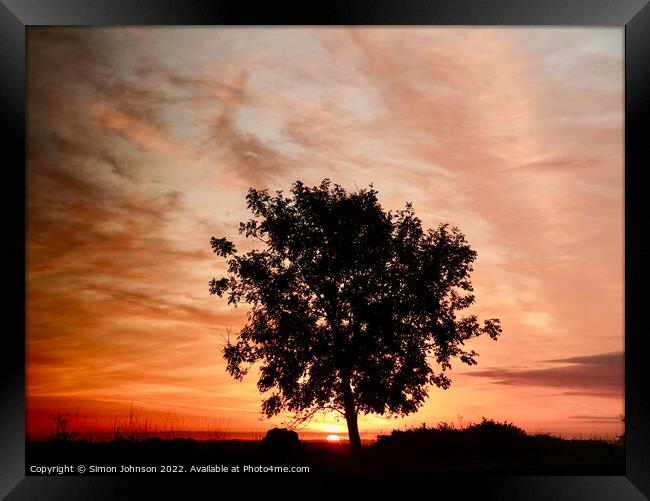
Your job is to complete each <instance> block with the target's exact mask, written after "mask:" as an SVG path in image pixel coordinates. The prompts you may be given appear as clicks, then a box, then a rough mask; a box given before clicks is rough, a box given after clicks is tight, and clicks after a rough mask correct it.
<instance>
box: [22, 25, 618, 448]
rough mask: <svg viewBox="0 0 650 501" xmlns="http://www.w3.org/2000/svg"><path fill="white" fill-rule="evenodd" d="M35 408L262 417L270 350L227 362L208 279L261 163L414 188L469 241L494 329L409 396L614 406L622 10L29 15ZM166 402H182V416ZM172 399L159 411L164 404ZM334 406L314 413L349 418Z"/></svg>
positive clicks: (438, 218)
mask: <svg viewBox="0 0 650 501" xmlns="http://www.w3.org/2000/svg"><path fill="white" fill-rule="evenodd" d="M27 40H28V41H27V54H28V60H27V64H28V67H27V94H28V103H27V122H28V123H27V140H28V144H27V263H28V265H27V277H26V285H27V312H26V313H27V319H26V344H27V366H26V371H27V374H26V378H27V387H26V394H27V432H28V434H38V433H43V432H45V431H46V430H49V429H51V426H52V415H54V414H56V413H64V414H68V413H74V414H75V419H76V420H77V422H76V425H77V426H79V427H85V429H89V430H93V429H96V430H102V429H111V427H112V426H114V423H115V422H116V420H119V419H122V418H123V417H124V416H125V415H126V414H127V413H128V412H129V409H131V410H133V409H137V412H138V413H141V415H144V416H148V418H149V419H150V420H151V422H153V423H161V422H162V421H161V420H169V419H173V420H174V422H175V423H178V422H182V423H183V426H184V427H185V428H187V429H194V430H196V429H205V428H206V427H207V428H210V429H219V430H224V431H231V432H240V431H241V432H245V431H246V432H248V431H254V432H261V431H263V430H266V429H268V428H271V427H273V426H276V425H279V424H281V423H282V422H284V421H285V420H286V419H287V416H279V417H277V418H274V419H272V420H263V419H262V415H261V412H260V404H261V401H262V398H263V396H262V395H260V394H259V392H258V391H257V389H256V387H255V383H256V381H257V379H256V377H255V372H251V373H250V374H249V376H248V377H247V378H245V380H244V381H243V382H236V381H234V380H233V379H232V378H231V377H230V376H229V375H228V374H227V373H226V371H225V361H224V359H223V357H222V355H221V349H222V347H223V345H224V339H225V336H227V335H228V333H229V332H230V333H231V335H234V334H235V333H236V332H237V331H238V330H239V329H240V328H241V327H242V326H243V325H244V323H245V320H246V311H247V309H246V307H245V306H240V307H239V308H237V309H235V308H233V307H232V306H228V305H227V304H226V300H225V299H220V298H217V297H216V296H210V294H209V291H208V281H209V280H210V279H211V278H212V277H213V276H217V277H218V276H221V274H222V273H223V272H224V264H225V263H224V261H223V259H220V258H218V257H217V256H216V255H214V254H213V253H212V251H211V249H210V245H209V239H210V237H211V236H217V237H222V236H225V237H227V238H229V239H232V240H234V241H235V243H236V244H237V247H238V248H240V249H243V250H246V249H249V248H251V246H252V244H250V243H247V242H244V241H243V239H242V237H241V236H240V235H239V234H238V232H237V229H238V225H239V222H240V221H245V220H247V219H249V217H250V214H249V213H248V212H247V209H246V204H245V198H244V197H245V194H246V192H247V190H248V188H250V187H255V188H268V189H270V190H277V189H284V190H287V189H288V188H289V186H290V185H291V183H293V182H294V181H296V180H297V179H300V180H302V181H303V182H304V183H305V184H313V185H315V184H318V183H320V181H321V180H322V179H323V178H325V177H328V178H330V179H331V180H332V181H333V182H335V183H337V184H340V185H342V186H343V187H345V188H346V189H348V190H351V191H352V190H355V189H356V187H357V186H358V187H364V186H368V185H369V184H370V183H372V184H373V186H374V188H375V189H376V190H377V191H378V192H379V199H380V202H381V203H382V206H383V207H384V208H385V209H387V210H389V209H390V210H395V209H400V208H403V207H404V204H405V203H406V202H411V203H412V204H413V207H414V209H415V211H416V214H417V215H418V216H419V217H420V218H421V219H422V221H423V225H424V226H425V227H435V226H437V225H438V224H439V223H441V222H447V223H450V224H452V225H455V226H457V227H459V228H460V229H461V231H462V232H463V233H464V234H465V236H466V238H467V240H468V242H469V243H470V245H471V246H472V248H473V249H474V250H476V251H477V252H478V258H477V261H476V263H475V266H474V270H475V271H474V273H473V275H472V282H473V284H474V288H475V292H476V298H477V301H476V305H475V307H473V310H472V312H473V313H477V314H478V315H479V317H480V318H489V317H498V318H500V320H501V323H502V327H503V334H502V335H501V337H500V338H499V340H498V341H497V342H494V341H492V340H490V339H482V338H479V339H476V340H475V341H474V342H473V343H472V344H471V345H469V348H471V349H475V350H476V351H477V352H478V353H479V355H480V356H479V358H478V365H476V366H473V367H468V366H465V365H463V364H461V363H460V361H458V362H457V363H455V364H453V363H452V367H453V368H452V371H451V373H450V376H451V378H452V381H453V383H452V386H451V388H450V389H448V390H442V389H438V388H435V387H434V388H431V389H430V391H429V398H428V400H427V401H426V403H425V405H424V406H423V407H422V408H421V409H420V410H419V411H418V412H417V413H415V414H412V415H410V416H407V417H405V418H398V419H387V418H383V417H380V416H367V417H362V418H361V419H360V428H361V430H362V435H363V434H364V433H365V434H366V436H369V435H372V434H373V433H376V432H379V431H383V432H386V431H389V430H391V429H394V428H404V427H409V426H417V425H420V424H421V423H426V424H428V425H435V424H436V423H438V422H441V421H445V422H449V423H452V422H453V423H455V424H457V425H462V424H467V423H470V422H477V421H480V419H481V418H482V417H487V418H493V419H496V420H500V421H504V420H507V421H509V422H513V423H515V424H516V425H518V426H521V427H522V428H524V429H526V430H527V431H530V432H551V433H558V434H563V435H570V436H605V435H614V434H618V433H621V432H622V431H623V423H622V421H621V417H622V414H623V412H624V394H623V345H624V330H623V320H624V312H623V175H624V171H623V89H624V87H623V30H622V29H621V28H529V27H526V28H504V27H497V28H487V27H479V28H462V27H444V28H443V27H430V28H427V27H417V28H398V27H391V28H378V27H370V28H354V29H352V28H259V27H255V28H252V27H248V28H234V27H205V28H195V27H194V28H183V27H154V28H145V27H134V28H132V27H129V28H46V27H30V28H28V39H27ZM170 416H171V418H170ZM166 422H169V421H166ZM345 429H346V428H345V423H344V421H341V420H339V421H337V420H336V418H335V417H334V416H332V415H324V416H319V417H318V418H317V419H315V420H314V421H313V422H311V423H310V424H309V425H308V426H307V428H305V430H309V431H313V432H323V433H325V432H327V433H337V432H340V433H342V434H345Z"/></svg>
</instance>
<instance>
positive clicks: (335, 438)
mask: <svg viewBox="0 0 650 501" xmlns="http://www.w3.org/2000/svg"><path fill="white" fill-rule="evenodd" d="M325 440H327V441H328V442H340V441H341V437H339V436H338V435H327V438H326V439H325Z"/></svg>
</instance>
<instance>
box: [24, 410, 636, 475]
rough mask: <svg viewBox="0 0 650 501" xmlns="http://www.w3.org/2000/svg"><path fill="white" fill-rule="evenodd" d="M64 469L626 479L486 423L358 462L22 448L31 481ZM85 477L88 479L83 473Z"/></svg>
mask: <svg viewBox="0 0 650 501" xmlns="http://www.w3.org/2000/svg"><path fill="white" fill-rule="evenodd" d="M64 464H69V465H74V466H75V467H76V466H78V465H80V464H83V465H85V466H86V469H87V470H88V468H89V467H90V466H91V465H99V466H109V465H115V466H117V467H118V468H117V473H112V474H119V471H120V466H121V465H134V466H144V465H152V466H156V467H157V470H158V473H160V471H161V465H168V466H172V467H173V466H175V465H177V466H178V465H182V466H183V470H184V473H191V474H196V473H193V472H190V467H191V466H192V465H194V466H203V467H205V466H208V465H210V466H213V467H214V466H228V467H229V468H232V466H234V465H239V466H240V474H241V473H242V470H243V467H244V466H245V465H249V466H260V465H261V466H289V467H291V466H309V469H310V471H309V473H308V474H311V475H313V474H321V475H382V476H386V475H418V474H457V473H463V474H465V473H472V474H498V475H624V474H625V449H624V447H623V445H622V443H621V442H620V441H619V442H616V441H612V442H608V441H602V440H565V439H562V438H559V437H553V436H550V435H527V434H526V433H524V432H523V431H522V430H520V429H519V428H517V427H515V426H513V425H509V424H507V423H504V424H501V423H495V422H493V421H490V420H487V421H483V422H482V423H480V424H477V425H473V426H470V427H467V428H465V429H462V430H459V429H454V428H453V427H448V426H446V425H443V426H438V427H437V428H419V429H413V430H409V431H393V432H392V434H391V435H386V436H382V437H380V438H379V439H378V440H377V441H376V442H375V443H373V444H371V445H367V446H365V447H364V448H363V450H362V451H361V452H360V453H359V454H357V455H354V454H351V453H350V452H349V450H348V446H347V444H346V443H333V444H330V443H324V442H302V443H300V444H299V445H297V446H296V445H295V444H284V445H283V444H281V443H280V444H277V443H276V444H274V445H269V444H265V443H264V442H262V441H240V440H223V441H195V440H189V439H174V440H161V439H149V440H144V441H135V440H129V441H127V440H120V441H114V442H105V443H90V442H87V441H74V440H59V441H55V440H52V441H43V442H27V444H26V470H27V471H26V474H27V475H34V474H35V473H34V472H30V466H33V465H37V466H48V465H64ZM176 469H177V470H178V468H176ZM85 473H86V474H92V473H91V472H90V471H89V470H88V471H86V472H85ZM72 474H76V473H72ZM101 474H103V475H105V474H107V473H105V472H103V473H101ZM109 474H111V473H109ZM207 474H209V475H215V473H214V472H208V473H207ZM220 474H224V473H220ZM230 474H233V475H234V474H236V473H232V472H231V473H230ZM258 474H259V473H258Z"/></svg>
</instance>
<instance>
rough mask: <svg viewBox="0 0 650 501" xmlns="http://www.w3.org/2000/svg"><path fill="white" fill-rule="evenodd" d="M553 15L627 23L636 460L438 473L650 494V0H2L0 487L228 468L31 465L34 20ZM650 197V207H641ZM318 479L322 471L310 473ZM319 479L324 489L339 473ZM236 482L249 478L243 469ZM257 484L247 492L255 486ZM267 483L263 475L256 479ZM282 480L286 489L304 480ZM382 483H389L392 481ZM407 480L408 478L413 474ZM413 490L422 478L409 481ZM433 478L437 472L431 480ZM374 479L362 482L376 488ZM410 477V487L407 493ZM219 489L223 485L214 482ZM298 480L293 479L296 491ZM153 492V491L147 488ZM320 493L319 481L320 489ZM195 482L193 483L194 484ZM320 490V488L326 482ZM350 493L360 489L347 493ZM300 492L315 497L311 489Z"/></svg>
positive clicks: (591, 494)
mask: <svg viewBox="0 0 650 501" xmlns="http://www.w3.org/2000/svg"><path fill="white" fill-rule="evenodd" d="M147 24H155V25H177V24H181V25H226V24H229V25H230V24H235V25H257V24H262V25H365V24H369V25H387V24H398V25H400V24H401V25H510V26H512V25H545V26H618V27H621V28H623V27H624V30H625V298H626V299H625V418H626V419H625V429H626V470H625V472H626V473H625V476H620V477H616V476H614V477H612V476H609V477H604V476H592V477H575V476H562V477H543V476H539V477H521V476H520V477H482V478H480V481H476V479H473V480H472V481H464V480H463V481H462V482H460V481H459V479H458V478H453V479H449V478H446V479H445V478H441V479H436V480H435V485H436V487H435V488H434V489H435V491H433V490H432V495H433V496H436V495H439V494H440V488H441V487H444V488H448V489H451V490H452V491H453V492H454V493H455V495H456V496H458V495H461V496H462V497H465V496H470V497H473V496H478V497H477V499H503V500H505V499H540V500H541V499H557V500H560V499H567V500H569V499H570V500H576V499H590V500H623V499H644V498H645V497H646V496H647V497H650V426H649V424H650V399H648V397H647V389H646V388H645V385H644V382H645V381H646V380H648V373H649V370H650V369H649V367H650V364H648V363H645V360H644V358H645V355H644V353H645V352H644V349H643V348H644V346H643V345H644V334H645V331H644V326H645V324H644V320H645V315H644V301H643V298H644V297H645V292H644V285H645V284H647V283H648V282H649V279H650V273H649V270H650V267H649V265H648V262H649V261H650V259H649V258H650V245H648V244H647V241H646V238H645V235H644V233H643V231H644V226H646V225H644V223H645V216H644V215H645V214H647V213H649V211H648V207H647V205H648V203H647V199H648V197H647V196H646V195H645V191H646V186H648V185H647V184H646V183H645V182H644V181H645V179H646V176H647V168H648V166H650V152H649V150H650V148H648V141H647V140H646V135H645V134H644V131H645V130H650V5H649V4H648V0H617V1H611V0H525V1H524V0H455V1H453V0H447V1H444V2H443V1H433V0H428V1H427V0H418V1H410V2H408V3H405V2H387V1H373V2H360V1H354V2H346V3H345V4H336V5H335V4H330V3H325V4H321V6H320V8H316V9H314V7H313V6H311V8H310V6H309V4H307V3H303V4H302V6H301V7H295V6H292V7H286V8H281V6H279V5H276V4H263V3H260V5H252V4H251V5H249V4H247V3H244V2H240V3H235V2H222V1H219V0H213V1H207V0H179V1H171V0H117V1H113V2H110V3H109V2H106V1H102V0H1V1H0V71H1V73H0V75H1V78H0V89H1V90H0V102H1V109H2V117H3V120H2V122H3V124H2V125H3V126H4V129H5V130H4V135H3V136H4V138H5V139H6V143H5V144H6V145H5V148H6V149H5V151H8V152H9V155H8V157H9V160H8V161H7V162H6V163H4V171H3V176H2V181H1V182H0V186H1V187H2V196H1V197H0V200H1V203H2V209H3V211H2V214H3V216H4V217H3V225H2V246H1V251H2V259H0V263H1V266H2V282H3V284H4V292H5V294H4V295H3V301H2V303H1V304H2V310H3V311H2V317H3V320H4V322H3V325H4V329H3V331H4V332H3V341H4V342H3V346H2V348H0V354H1V355H0V356H1V363H0V371H1V374H0V381H1V393H0V404H1V405H0V409H2V413H1V424H0V496H7V497H6V499H10V500H24V499H30V500H31V499H130V498H137V499H157V498H158V497H156V496H154V495H153V494H152V493H153V492H154V491H159V492H164V493H165V496H164V497H165V498H167V497H169V498H174V499H178V498H187V499H197V498H199V494H198V492H197V490H202V492H203V493H204V495H205V496H206V497H209V498H214V497H215V495H216V493H217V492H221V489H222V488H223V483H224V482H225V481H226V480H225V479H222V478H219V479H215V478H213V477H197V478H194V477H186V476H184V477H177V478H174V477H173V476H147V477H137V476H130V477H94V476H93V477H78V476H74V477H73V476H61V477H34V476H27V477H26V476H25V464H24V461H25V411H24V408H25V343H24V341H25V339H24V334H25V328H24V326H25V304H24V302H25V294H24V292H25V273H24V272H25V264H26V258H25V185H26V183H25V170H24V164H25V30H26V28H27V27H29V26H35V25H147ZM643 207H646V209H643ZM312 480H313V479H312ZM315 481H318V482H319V484H320V485H319V489H323V490H326V489H328V488H330V489H333V490H336V489H337V486H336V484H334V485H332V483H331V482H326V481H322V479H320V480H319V479H317V480H315ZM235 482H238V483H240V484H242V483H243V482H242V479H237V480H235ZM244 482H245V483H246V484H247V487H246V493H251V492H252V491H251V490H250V489H251V488H253V485H252V483H251V482H250V481H247V480H244ZM256 482H257V481H256ZM279 482H282V489H283V490H282V494H283V495H286V494H288V490H291V489H288V487H289V483H290V482H291V484H292V486H293V485H295V484H294V482H295V481H294V479H293V478H292V479H291V480H290V481H287V480H286V479H285V480H281V481H278V483H275V484H269V482H268V481H266V480H262V481H260V482H257V483H258V488H260V489H262V490H265V489H268V488H269V485H279ZM373 483H375V484H377V483H379V484H381V483H382V480H375V481H373ZM403 484H407V483H406V482H404V483H403ZM408 484H411V485H412V488H413V489H415V488H417V487H418V485H417V483H408ZM433 484H434V482H432V483H431V485H433ZM369 487H371V486H369V485H359V488H360V489H367V488H369ZM407 487H408V486H407V485H403V489H404V490H402V492H406V489H407ZM215 489H218V491H215ZM287 489H288V490H287ZM143 492H146V493H147V495H146V497H143V494H142V493H143ZM312 492H313V491H312ZM190 493H191V494H190ZM321 493H322V491H321ZM348 493H350V492H348ZM301 497H303V498H304V497H306V498H310V497H312V496H309V495H307V496H305V495H304V491H303V495H301Z"/></svg>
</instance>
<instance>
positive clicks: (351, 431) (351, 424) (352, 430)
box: [343, 377, 361, 452]
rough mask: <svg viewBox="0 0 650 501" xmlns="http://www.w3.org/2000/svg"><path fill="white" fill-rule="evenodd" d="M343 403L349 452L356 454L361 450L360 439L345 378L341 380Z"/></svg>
mask: <svg viewBox="0 0 650 501" xmlns="http://www.w3.org/2000/svg"><path fill="white" fill-rule="evenodd" d="M343 403H344V405H345V421H346V423H347V425H348V437H349V438H350V450H351V451H352V452H358V451H360V450H361V437H360V436H359V426H358V425H357V409H356V408H355V405H354V396H353V395H352V389H351V388H350V380H349V379H348V378H347V377H344V378H343Z"/></svg>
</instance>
